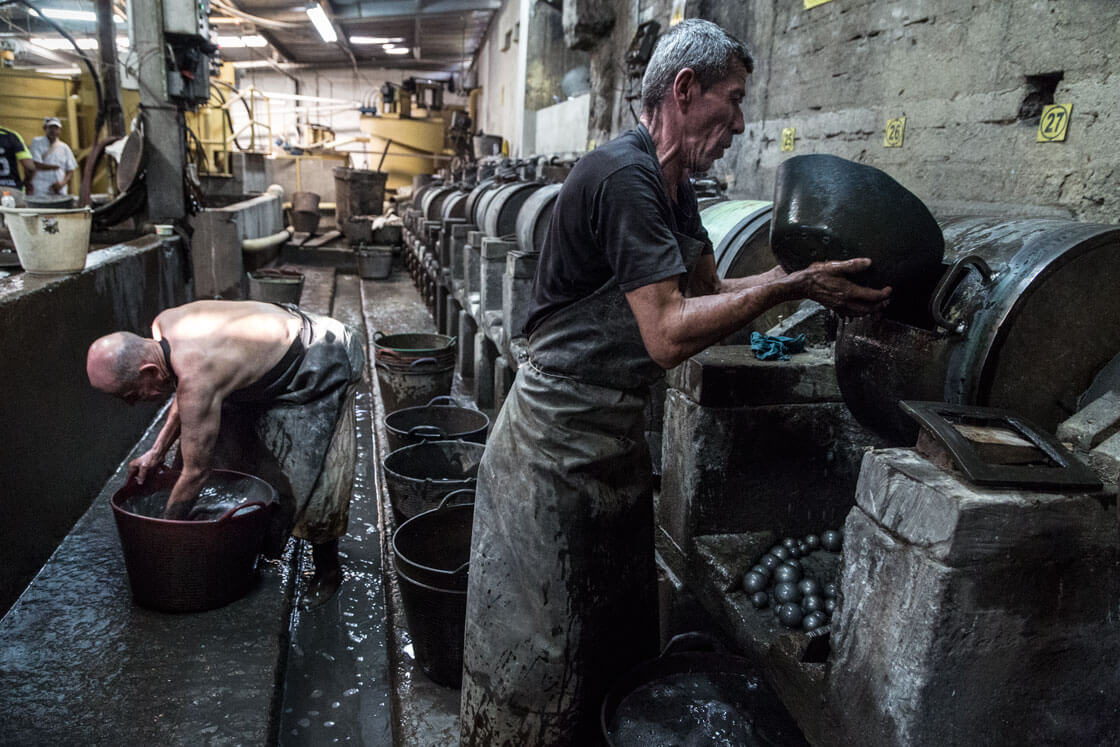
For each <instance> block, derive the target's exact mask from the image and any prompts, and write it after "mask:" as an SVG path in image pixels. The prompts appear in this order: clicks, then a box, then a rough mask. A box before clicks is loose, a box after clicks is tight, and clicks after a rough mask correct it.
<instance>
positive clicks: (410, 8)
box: [337, 0, 502, 21]
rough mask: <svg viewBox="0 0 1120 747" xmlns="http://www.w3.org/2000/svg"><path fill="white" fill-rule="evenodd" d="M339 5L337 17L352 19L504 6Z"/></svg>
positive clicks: (482, 0) (402, 0)
mask: <svg viewBox="0 0 1120 747" xmlns="http://www.w3.org/2000/svg"><path fill="white" fill-rule="evenodd" d="M337 5H338V11H337V17H338V18H339V19H341V20H346V21H351V20H354V19H358V18H411V17H413V16H438V15H444V14H452V13H459V14H461V13H469V12H472V11H496V10H499V9H500V8H501V7H502V2H501V0H433V1H432V2H428V3H418V2H416V0H388V1H387V2H372V1H371V0H360V1H359V2H356V3H348V4H343V3H341V2H339V3H338V4H337Z"/></svg>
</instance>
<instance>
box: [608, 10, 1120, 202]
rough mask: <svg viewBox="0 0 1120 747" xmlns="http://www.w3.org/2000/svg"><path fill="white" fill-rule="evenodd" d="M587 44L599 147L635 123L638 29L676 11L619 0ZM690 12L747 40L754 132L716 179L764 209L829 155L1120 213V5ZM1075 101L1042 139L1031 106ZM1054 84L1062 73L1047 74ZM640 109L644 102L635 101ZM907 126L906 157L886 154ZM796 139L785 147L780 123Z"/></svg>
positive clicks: (985, 195) (982, 196) (895, 151)
mask: <svg viewBox="0 0 1120 747" xmlns="http://www.w3.org/2000/svg"><path fill="white" fill-rule="evenodd" d="M613 4H614V6H615V9H616V21H615V25H614V28H613V29H612V30H611V32H610V34H609V35H608V36H607V37H606V38H604V39H603V40H602V41H600V43H599V44H598V46H597V47H595V48H594V49H593V50H592V66H591V68H592V91H593V94H592V96H593V98H592V102H591V109H590V126H589V129H590V137H591V139H592V140H595V141H597V142H602V141H603V140H604V139H606V138H608V137H610V136H612V135H614V134H617V133H618V132H620V131H621V130H624V129H626V128H628V127H631V126H633V117H632V115H631V113H630V111H629V106H628V104H627V102H626V101H625V100H624V98H623V97H624V95H625V92H626V79H625V74H624V70H623V65H622V60H623V58H624V55H625V52H626V48H627V46H628V45H629V43H630V40H631V38H632V37H633V34H634V31H635V29H636V28H637V25H638V24H639V23H641V22H642V21H644V20H648V19H650V18H655V19H656V20H658V21H660V22H661V24H662V29H663V30H664V29H665V28H667V27H668V20H669V13H670V11H671V5H672V4H671V2H667V1H662V0H656V1H655V0H637V1H636V2H635V0H626V1H625V2H623V1H622V0H614V2H613ZM686 15H696V16H700V17H704V18H708V19H710V20H713V21H716V22H717V23H720V24H721V25H723V26H724V27H725V28H727V29H728V30H729V31H730V32H731V33H733V34H734V35H736V36H738V37H739V38H740V39H742V40H744V41H745V42H746V43H747V44H748V46H749V47H750V48H751V50H752V51H753V53H754V56H755V59H756V69H755V73H754V75H753V76H752V77H751V78H750V80H749V82H748V95H747V98H746V101H745V102H744V112H745V113H746V120H747V123H746V133H745V134H743V135H741V136H739V137H738V138H737V139H736V143H735V145H734V146H732V149H731V150H730V151H728V153H727V154H726V156H725V157H724V159H722V161H720V162H719V163H717V164H716V166H715V167H714V169H713V171H714V172H715V173H717V174H718V175H719V176H721V177H723V178H725V179H726V180H727V181H728V183H729V186H730V191H731V194H732V196H736V197H748V198H763V199H769V197H770V196H771V193H772V189H773V181H774V171H775V169H776V168H777V166H778V165H779V164H780V163H781V162H782V161H783V160H784V159H785V158H788V157H789V156H791V155H796V154H802V153H831V154H835V155H838V156H842V157H844V158H850V159H854V160H858V161H861V162H864V163H868V164H871V165H873V166H876V167H878V168H882V169H884V170H885V171H887V172H888V173H890V174H891V175H892V176H894V177H895V178H897V179H898V180H899V181H900V182H902V183H903V184H904V185H906V186H907V187H908V188H910V189H911V190H913V191H914V192H915V193H916V194H918V196H919V197H921V198H922V199H923V200H925V201H926V202H927V203H931V204H950V205H952V204H960V203H972V202H977V201H979V202H985V203H997V204H998V205H997V209H999V210H1001V211H1004V212H1015V211H1016V210H1018V206H1019V205H1035V206H1045V207H1051V208H1058V209H1060V210H1062V211H1063V212H1065V213H1067V214H1069V215H1071V216H1073V217H1076V218H1078V219H1082V220H1086V221H1100V222H1107V223H1114V222H1116V220H1117V213H1118V211H1120V190H1117V188H1116V178H1117V175H1118V174H1120V168H1118V167H1120V151H1117V149H1116V148H1115V146H1114V144H1115V142H1116V140H1117V137H1118V136H1120V110H1118V109H1117V107H1116V101H1117V100H1120V75H1116V74H1115V73H1116V72H1118V71H1120V51H1118V47H1117V44H1116V40H1117V38H1120V3H1116V2H1114V0H1082V2H1059V1H1057V0H1005V1H1004V2H998V3H976V2H970V1H968V2H966V1H965V0H895V1H893V2H883V1H882V0H834V1H833V2H826V3H825V4H823V5H820V6H818V7H816V8H813V9H810V10H805V9H804V5H803V3H801V2H799V1H798V2H783V3H763V2H750V3H744V2H740V1H739V0H703V2H690V3H688V4H687V10H686ZM1058 73H1060V77H1061V79H1060V80H1059V81H1057V82H1056V85H1055V86H1054V88H1053V92H1052V98H1053V101H1054V102H1056V103H1070V104H1072V105H1073V111H1072V118H1071V121H1070V124H1069V131H1068V137H1067V140H1066V141H1065V142H1064V143H1038V142H1036V134H1037V130H1038V116H1037V107H1036V106H1034V104H1035V103H1037V102H1038V101H1045V100H1048V97H1049V95H1050V94H1049V92H1048V91H1047V90H1046V81H1047V79H1048V78H1047V76H1049V80H1050V81H1051V82H1053V81H1054V80H1055V79H1056V78H1057V77H1058V75H1057V74H1058ZM1050 74H1054V75H1050ZM635 108H636V107H635ZM898 117H905V118H906V125H905V137H904V141H903V146H902V147H901V148H884V147H883V138H884V130H885V126H886V121H887V119H888V118H892V119H893V118H898ZM788 127H792V128H794V129H795V131H796V140H795V149H794V151H793V152H792V153H784V152H782V150H781V134H782V130H783V129H784V128H788Z"/></svg>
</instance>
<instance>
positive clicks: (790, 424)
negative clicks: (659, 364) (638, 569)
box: [657, 388, 882, 552]
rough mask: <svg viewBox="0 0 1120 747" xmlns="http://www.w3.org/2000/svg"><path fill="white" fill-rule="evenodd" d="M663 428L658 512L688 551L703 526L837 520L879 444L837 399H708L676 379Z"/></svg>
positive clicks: (783, 527)
mask: <svg viewBox="0 0 1120 747" xmlns="http://www.w3.org/2000/svg"><path fill="white" fill-rule="evenodd" d="M663 434H664V437H663V443H664V447H663V450H662V457H661V474H662V478H661V480H662V482H661V498H660V500H659V502H658V508H657V519H658V523H659V524H660V525H661V526H662V528H663V529H664V530H665V532H666V533H667V534H668V535H669V536H670V537H672V539H673V541H674V542H675V543H676V544H677V545H679V546H680V547H681V548H682V549H684V550H685V551H686V552H687V551H688V548H689V547H690V546H691V541H692V538H693V537H695V536H697V535H701V534H714V533H727V532H748V531H760V530H763V529H766V530H773V531H776V532H780V533H782V534H793V535H804V534H809V533H811V532H820V531H821V530H823V529H827V528H835V527H837V526H839V524H840V522H841V521H843V518H844V516H845V515H846V514H847V512H848V510H849V509H850V508H851V506H852V505H853V501H854V498H853V496H854V493H855V486H856V481H857V478H858V475H859V464H860V459H861V458H862V456H863V450H864V447H865V446H871V445H875V446H877V445H881V444H882V442H881V441H880V440H879V439H878V438H877V437H875V436H873V435H872V434H870V433H868V432H866V431H865V430H863V429H862V428H861V427H860V426H859V425H858V424H856V423H855V422H854V420H852V417H851V414H850V413H849V411H848V409H847V408H846V407H844V405H843V404H842V403H839V402H817V403H798V404H779V405H765V406H758V407H705V406H703V405H699V404H697V403H696V402H695V401H694V400H692V399H691V398H690V397H689V396H687V395H685V394H684V393H683V392H681V391H680V390H678V389H672V388H670V389H669V391H668V394H667V395H666V399H665V424H664V427H663Z"/></svg>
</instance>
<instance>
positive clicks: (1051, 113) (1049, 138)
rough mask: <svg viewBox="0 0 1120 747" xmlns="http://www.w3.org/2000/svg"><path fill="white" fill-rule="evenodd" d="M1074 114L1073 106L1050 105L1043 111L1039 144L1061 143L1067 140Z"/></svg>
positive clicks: (1040, 121) (1039, 125)
mask: <svg viewBox="0 0 1120 747" xmlns="http://www.w3.org/2000/svg"><path fill="white" fill-rule="evenodd" d="M1072 113H1073V104H1050V105H1049V106H1047V107H1046V108H1045V109H1043V110H1042V117H1041V118H1040V119H1039V120H1038V142H1040V143H1060V142H1062V141H1064V140H1065V139H1066V129H1067V128H1068V127H1069V118H1070V115H1071V114H1072Z"/></svg>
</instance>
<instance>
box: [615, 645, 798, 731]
mask: <svg viewBox="0 0 1120 747" xmlns="http://www.w3.org/2000/svg"><path fill="white" fill-rule="evenodd" d="M599 718H600V728H601V730H602V735H603V739H604V741H605V742H606V744H607V745H609V747H645V746H646V745H649V744H667V743H672V744H712V743H719V744H767V745H775V746H781V747H786V746H788V747H808V744H809V743H808V742H807V741H806V740H805V737H804V735H802V733H801V731H800V729H798V728H797V724H796V722H795V721H794V720H793V717H792V716H790V714H789V712H788V711H787V710H786V709H785V706H783V705H782V703H781V701H780V700H779V699H778V696H777V695H776V694H775V693H774V691H773V690H772V689H771V688H770V686H769V684H768V683H767V682H766V681H765V680H764V679H763V677H762V674H761V668H760V667H758V666H756V665H754V663H753V662H751V661H749V660H748V659H745V658H743V657H741V656H735V655H731V654H729V653H728V652H726V651H724V650H722V647H721V646H720V645H719V644H718V643H717V642H716V641H715V639H713V638H712V637H711V636H709V635H707V634H705V633H682V634H681V635H678V636H675V637H674V638H673V639H672V640H671V641H669V643H668V644H667V645H666V646H665V650H664V651H663V652H662V653H661V655H660V656H658V657H657V658H656V659H651V660H649V661H646V662H643V663H642V664H639V665H638V666H636V667H634V668H633V669H632V670H630V671H629V672H627V673H625V674H624V675H623V676H622V677H621V678H620V679H619V681H618V682H617V683H616V684H615V686H614V687H613V688H611V690H610V692H609V693H607V696H606V698H605V699H604V700H603V705H602V709H601V710H600V714H599ZM713 728H718V730H719V737H718V739H720V740H721V741H719V742H716V741H715V736H714V734H713V733H712V732H711V730H712V729H713ZM736 732H738V733H736Z"/></svg>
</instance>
